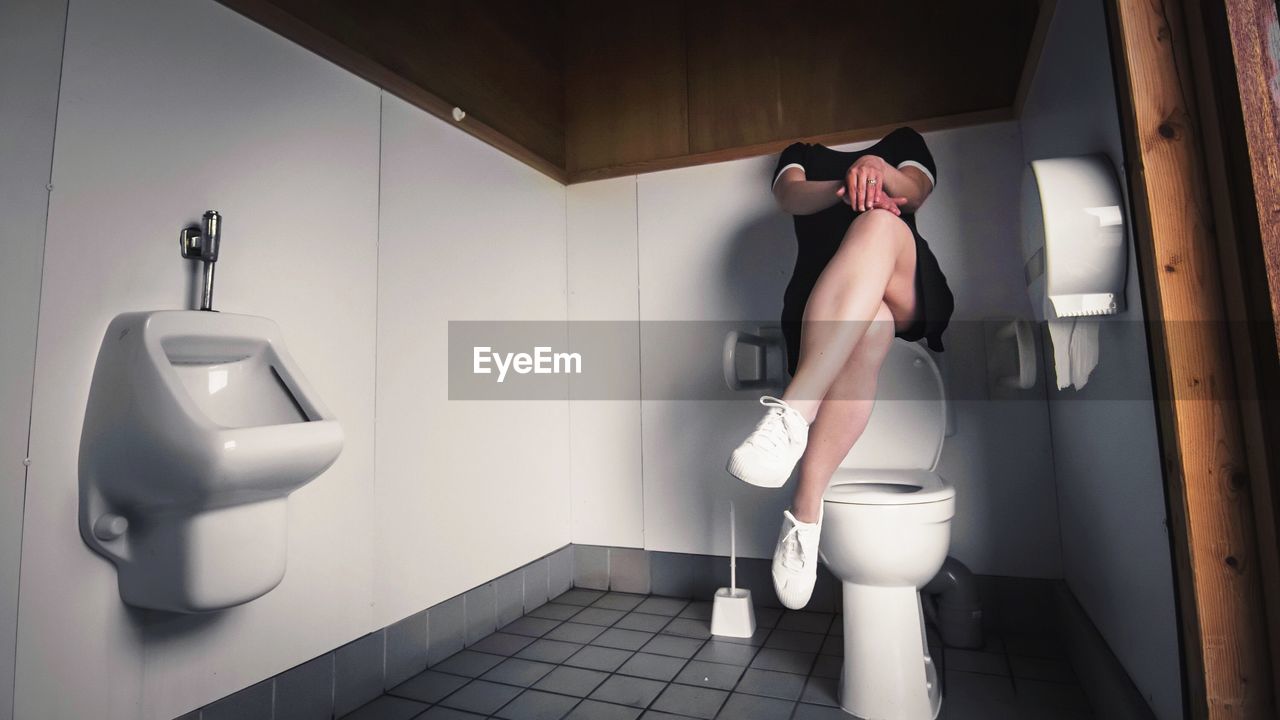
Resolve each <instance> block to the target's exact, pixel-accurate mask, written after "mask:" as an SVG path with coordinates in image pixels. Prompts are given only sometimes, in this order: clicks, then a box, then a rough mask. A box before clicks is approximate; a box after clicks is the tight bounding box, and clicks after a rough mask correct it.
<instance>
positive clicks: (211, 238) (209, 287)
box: [178, 210, 222, 310]
mask: <svg viewBox="0 0 1280 720" xmlns="http://www.w3.org/2000/svg"><path fill="white" fill-rule="evenodd" d="M221 243H222V216H221V215H219V214H218V211H216V210H209V211H208V212H206V213H205V214H204V218H203V220H202V221H201V224H200V225H199V226H195V225H192V226H188V227H185V228H183V229H182V232H180V233H179V234H178V244H179V245H180V246H181V248H182V257H184V258H187V259H188V260H199V261H200V262H201V263H203V264H204V268H203V269H204V279H203V284H202V286H201V291H200V309H201V310H212V309H213V264H214V263H216V262H218V246H219V245H220V244H221Z"/></svg>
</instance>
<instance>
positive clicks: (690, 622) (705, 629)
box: [662, 617, 711, 640]
mask: <svg viewBox="0 0 1280 720" xmlns="http://www.w3.org/2000/svg"><path fill="white" fill-rule="evenodd" d="M662 632H664V633H666V634H667V635H680V636H682V637H691V638H697V639H699V640H706V639H707V638H709V637H711V625H710V623H708V622H707V621H706V620H694V619H693V618H682V617H677V618H676V619H675V620H672V621H671V622H669V623H667V625H666V627H664V628H662Z"/></svg>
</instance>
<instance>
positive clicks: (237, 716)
mask: <svg viewBox="0 0 1280 720" xmlns="http://www.w3.org/2000/svg"><path fill="white" fill-rule="evenodd" d="M274 692H275V691H274V689H273V686H272V681H271V680H264V681H262V682H260V683H258V684H256V685H250V686H249V687H247V688H245V689H243V690H241V691H239V692H236V693H234V694H232V695H228V696H227V697H224V698H222V699H221V700H218V701H216V702H213V703H210V704H209V705H206V706H205V707H204V709H202V710H201V711H200V717H201V718H209V720H271V712H272V702H273V693H274ZM367 699H368V698H366V700H367Z"/></svg>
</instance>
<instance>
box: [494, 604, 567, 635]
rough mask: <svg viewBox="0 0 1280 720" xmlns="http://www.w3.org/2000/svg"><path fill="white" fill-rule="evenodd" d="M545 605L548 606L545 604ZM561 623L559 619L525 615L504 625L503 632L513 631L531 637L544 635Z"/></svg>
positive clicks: (514, 633)
mask: <svg viewBox="0 0 1280 720" xmlns="http://www.w3.org/2000/svg"><path fill="white" fill-rule="evenodd" d="M543 607H546V606H545V605H544V606H543ZM559 624H560V621H559V620H552V619H550V618H540V617H531V616H529V615H525V616H524V617H522V618H517V619H515V620H512V621H511V622H509V623H507V624H506V625H504V626H502V628H501V629H500V630H501V632H504V633H511V634H512V635H527V636H529V637H542V636H543V635H546V634H547V633H549V632H551V631H552V630H554V629H555V627H556V626H557V625H559Z"/></svg>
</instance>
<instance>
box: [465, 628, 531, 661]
mask: <svg viewBox="0 0 1280 720" xmlns="http://www.w3.org/2000/svg"><path fill="white" fill-rule="evenodd" d="M533 640H534V639H533V638H531V637H527V636H525V635H514V634H512V633H505V632H496V633H493V634H491V635H488V636H486V637H483V638H481V639H480V640H479V641H477V642H475V643H472V644H471V647H469V648H467V649H468V650H475V651H477V652H487V653H490V654H493V655H503V656H505V657H511V656H512V655H515V654H516V653H518V652H520V651H521V650H523V649H525V648H526V647H528V646H529V644H530V643H532V642H533Z"/></svg>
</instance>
